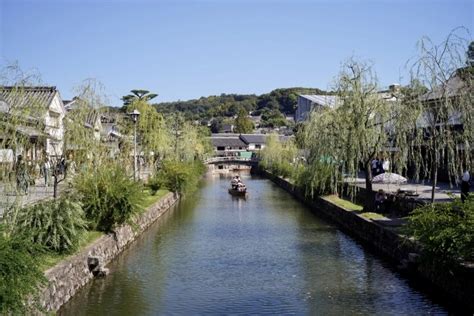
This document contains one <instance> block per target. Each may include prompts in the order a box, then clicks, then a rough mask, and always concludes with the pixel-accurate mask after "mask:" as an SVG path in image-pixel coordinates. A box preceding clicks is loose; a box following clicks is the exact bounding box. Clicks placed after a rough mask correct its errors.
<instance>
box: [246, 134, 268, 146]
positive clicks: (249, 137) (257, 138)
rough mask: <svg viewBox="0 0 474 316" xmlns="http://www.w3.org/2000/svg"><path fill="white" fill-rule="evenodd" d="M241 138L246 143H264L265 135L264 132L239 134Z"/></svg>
mask: <svg viewBox="0 0 474 316" xmlns="http://www.w3.org/2000/svg"><path fill="white" fill-rule="evenodd" d="M240 139H242V140H243V141H244V142H245V143H247V144H265V141H266V139H267V135H264V134H241V135H240Z"/></svg>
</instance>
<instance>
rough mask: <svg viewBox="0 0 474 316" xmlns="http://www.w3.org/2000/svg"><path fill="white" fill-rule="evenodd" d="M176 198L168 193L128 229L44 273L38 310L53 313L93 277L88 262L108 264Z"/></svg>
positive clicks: (85, 249) (118, 231)
mask: <svg viewBox="0 0 474 316" xmlns="http://www.w3.org/2000/svg"><path fill="white" fill-rule="evenodd" d="M178 198H179V197H178V196H177V195H175V194H173V193H168V194H167V195H166V196H164V197H163V198H161V199H160V200H159V201H158V202H156V203H155V204H154V205H152V206H151V207H149V208H148V209H147V210H146V211H145V212H144V213H143V214H141V215H140V217H139V218H138V219H137V220H136V221H135V223H136V225H134V227H133V228H132V227H131V226H130V225H123V226H121V227H119V228H118V229H116V230H115V233H114V234H108V235H104V236H102V237H100V238H99V239H97V240H96V241H95V242H94V243H92V244H91V245H89V246H88V247H86V248H84V249H83V250H81V251H80V252H79V253H77V254H75V255H73V256H71V257H69V258H67V259H65V260H63V261H61V262H60V263H59V264H57V265H56V266H54V267H52V268H51V269H49V270H47V271H46V273H45V274H46V278H47V279H48V286H47V287H46V288H45V289H44V290H43V291H42V293H41V294H40V298H39V304H40V305H41V306H42V308H44V309H45V310H46V311H53V312H55V311H57V310H58V309H59V308H60V307H61V306H62V305H63V304H64V303H66V302H67V301H68V300H69V299H70V298H71V297H72V296H73V295H74V294H75V293H76V292H77V291H78V290H79V289H80V288H81V287H82V286H84V285H85V284H86V283H87V282H89V281H90V280H91V279H92V278H93V277H94V276H93V274H92V272H90V270H89V266H88V258H90V257H98V258H100V260H101V264H103V265H105V264H108V263H109V262H110V261H111V260H112V259H114V258H115V257H116V256H117V255H118V254H120V253H121V252H122V251H123V250H124V249H125V248H126V247H127V246H128V245H129V244H130V243H131V242H133V241H134V240H135V238H136V237H137V236H138V235H140V234H141V233H142V232H143V231H144V230H145V229H146V228H147V227H148V226H150V225H151V224H152V223H153V222H154V221H155V220H156V219H157V218H158V217H160V216H161V215H162V214H163V213H165V212H166V211H167V210H168V209H170V207H171V206H172V205H173V204H174V203H176V201H177V200H178Z"/></svg>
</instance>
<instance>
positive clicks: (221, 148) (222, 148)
mask: <svg viewBox="0 0 474 316" xmlns="http://www.w3.org/2000/svg"><path fill="white" fill-rule="evenodd" d="M217 150H225V147H224V146H217Z"/></svg>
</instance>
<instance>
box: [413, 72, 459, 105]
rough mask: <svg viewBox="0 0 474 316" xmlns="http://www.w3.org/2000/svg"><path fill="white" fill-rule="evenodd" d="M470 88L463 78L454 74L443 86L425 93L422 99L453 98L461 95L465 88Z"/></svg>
mask: <svg viewBox="0 0 474 316" xmlns="http://www.w3.org/2000/svg"><path fill="white" fill-rule="evenodd" d="M467 88H468V84H467V83H466V82H465V81H464V80H462V79H461V77H460V76H457V75H456V76H453V77H451V78H450V79H448V81H447V82H446V83H445V84H444V85H441V86H438V87H436V88H434V89H433V90H431V91H429V92H427V93H425V94H424V95H422V96H421V97H420V101H432V100H437V99H440V98H444V97H446V98H451V97H455V96H458V95H460V94H461V93H462V92H463V91H465V89H467Z"/></svg>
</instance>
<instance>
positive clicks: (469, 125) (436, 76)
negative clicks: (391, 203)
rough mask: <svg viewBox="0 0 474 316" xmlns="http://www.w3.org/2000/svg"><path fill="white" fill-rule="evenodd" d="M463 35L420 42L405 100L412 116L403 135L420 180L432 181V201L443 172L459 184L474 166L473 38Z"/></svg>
mask: <svg viewBox="0 0 474 316" xmlns="http://www.w3.org/2000/svg"><path fill="white" fill-rule="evenodd" d="M463 31H464V29H456V30H454V31H453V32H451V33H450V34H449V35H448V37H447V38H446V40H444V41H442V42H441V43H439V44H435V43H433V42H432V41H431V40H430V39H429V38H423V39H421V40H420V42H419V44H418V48H419V55H418V56H417V58H416V59H415V60H413V61H412V62H411V67H410V76H411V82H412V85H411V86H410V87H409V88H410V92H411V97H407V98H405V100H404V103H405V107H406V108H409V109H412V110H413V111H412V115H410V116H408V117H407V120H405V121H401V122H399V123H400V124H399V126H398V129H399V130H400V131H409V132H408V133H407V132H405V133H402V132H401V133H400V135H403V134H405V136H407V137H408V140H409V143H410V146H409V147H408V150H407V151H406V153H405V157H406V159H407V160H408V162H409V163H411V165H412V166H413V168H414V169H415V172H414V177H415V178H419V177H422V178H428V179H429V180H430V182H431V184H432V190H431V199H432V201H434V197H435V190H436V186H437V180H438V171H439V170H443V171H444V173H445V175H446V174H447V176H448V177H449V179H450V182H453V180H456V179H457V177H458V176H459V175H460V174H461V173H462V172H463V170H465V169H468V170H469V169H470V168H472V166H473V157H472V152H473V147H472V146H473V144H474V86H473V82H474V65H473V63H472V62H470V61H469V58H468V56H466V51H467V52H468V45H469V40H467V39H465V38H463V37H462V36H461V34H460V33H461V32H463ZM471 45H472V42H471ZM467 55H469V52H468V54H467ZM425 87H426V88H428V90H429V91H428V92H426V91H425V89H426V88H425ZM424 92H426V93H424Z"/></svg>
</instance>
